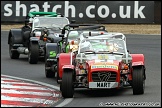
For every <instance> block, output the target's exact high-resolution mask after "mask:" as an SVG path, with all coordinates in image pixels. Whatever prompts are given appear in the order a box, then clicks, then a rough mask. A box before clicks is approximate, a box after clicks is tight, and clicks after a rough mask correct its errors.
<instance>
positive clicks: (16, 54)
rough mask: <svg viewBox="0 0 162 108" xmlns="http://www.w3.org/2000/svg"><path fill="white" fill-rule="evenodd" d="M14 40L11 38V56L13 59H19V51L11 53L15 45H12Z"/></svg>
mask: <svg viewBox="0 0 162 108" xmlns="http://www.w3.org/2000/svg"><path fill="white" fill-rule="evenodd" d="M12 38H13V37H11V38H10V43H9V54H10V58H11V59H18V58H19V56H20V54H19V53H18V52H17V51H11V49H13V43H12Z"/></svg>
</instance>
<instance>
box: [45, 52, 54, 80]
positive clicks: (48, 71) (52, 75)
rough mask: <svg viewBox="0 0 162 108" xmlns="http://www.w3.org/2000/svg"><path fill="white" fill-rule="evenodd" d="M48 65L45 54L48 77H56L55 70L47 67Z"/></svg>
mask: <svg viewBox="0 0 162 108" xmlns="http://www.w3.org/2000/svg"><path fill="white" fill-rule="evenodd" d="M47 67H49V66H48V63H47V56H46V55H45V75H46V78H54V77H55V72H53V71H52V70H51V69H46V68H47Z"/></svg>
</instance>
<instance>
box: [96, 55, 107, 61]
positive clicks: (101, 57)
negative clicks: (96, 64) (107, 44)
mask: <svg viewBox="0 0 162 108" xmlns="http://www.w3.org/2000/svg"><path fill="white" fill-rule="evenodd" d="M98 59H99V60H105V59H108V55H103V54H99V55H98Z"/></svg>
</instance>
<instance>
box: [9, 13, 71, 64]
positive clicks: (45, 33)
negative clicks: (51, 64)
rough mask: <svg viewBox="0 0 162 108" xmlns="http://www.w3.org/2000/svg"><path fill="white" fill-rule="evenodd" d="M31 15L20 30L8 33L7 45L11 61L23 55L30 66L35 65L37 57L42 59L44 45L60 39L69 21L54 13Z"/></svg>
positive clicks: (12, 30)
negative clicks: (26, 56) (26, 57)
mask: <svg viewBox="0 0 162 108" xmlns="http://www.w3.org/2000/svg"><path fill="white" fill-rule="evenodd" d="M32 15H33V16H32ZM32 15H31V14H30V15H28V18H26V20H25V25H24V26H23V27H22V28H18V29H11V30H10V31H9V35H8V44H9V54H10V58H11V59H18V58H19V56H20V54H25V55H28V61H29V63H30V64H36V63H37V62H38V59H39V57H41V56H43V57H44V47H45V44H46V43H51V42H57V41H58V40H60V39H61V38H60V37H59V34H61V32H62V29H63V27H64V26H65V25H67V24H69V20H68V19H67V18H66V17H63V16H59V15H57V13H54V12H44V13H43V12H35V13H34V12H32ZM36 15H40V16H36ZM29 16H31V17H30V18H29ZM31 21H32V23H31ZM29 24H32V25H29Z"/></svg>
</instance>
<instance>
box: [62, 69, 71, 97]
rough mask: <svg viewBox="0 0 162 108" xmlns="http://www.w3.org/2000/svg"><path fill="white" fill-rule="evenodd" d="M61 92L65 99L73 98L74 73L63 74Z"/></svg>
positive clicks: (66, 72) (65, 72)
mask: <svg viewBox="0 0 162 108" xmlns="http://www.w3.org/2000/svg"><path fill="white" fill-rule="evenodd" d="M60 90H61V92H62V96H63V97H64V98H72V97H73V95H74V84H73V72H72V71H69V70H66V71H64V72H63V76H62V82H61V85H60Z"/></svg>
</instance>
